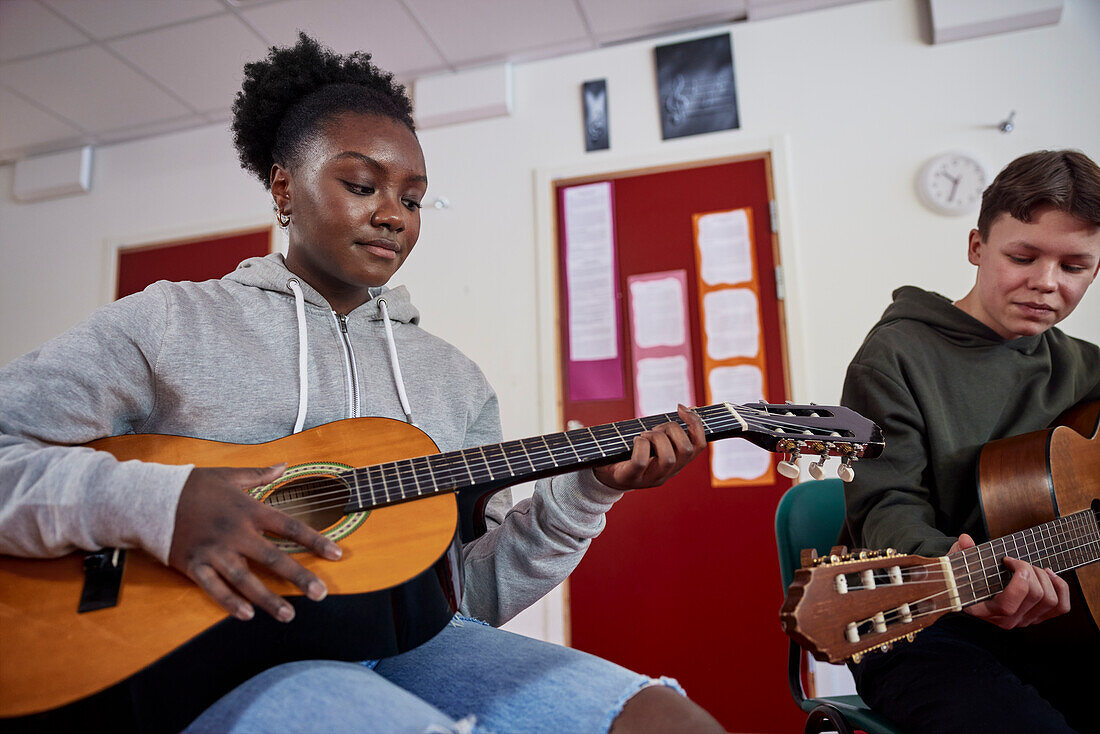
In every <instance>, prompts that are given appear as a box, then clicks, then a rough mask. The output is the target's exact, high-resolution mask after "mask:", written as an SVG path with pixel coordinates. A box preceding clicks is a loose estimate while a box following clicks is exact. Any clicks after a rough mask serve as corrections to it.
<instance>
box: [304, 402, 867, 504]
mask: <svg viewBox="0 0 1100 734" xmlns="http://www.w3.org/2000/svg"><path fill="white" fill-rule="evenodd" d="M737 407H738V408H740V409H741V410H742V411H744V412H746V413H750V414H753V415H757V416H765V415H766V416H772V415H774V414H771V413H768V412H767V411H762V410H760V409H758V408H751V407H748V406H737ZM698 411H699V412H700V414H701V417H702V418H703V419H704V423H705V422H706V421H707V420H710V421H711V422H712V423H714V424H715V425H714V427H713V428H711V431H712V433H713V432H718V431H721V430H724V429H727V428H735V427H737V426H738V425H739V423H740V422H739V421H736V419H735V418H734V417H732V416H730V412H729V409H728V408H726V407H725V406H724V405H721V404H720V405H713V406H704V407H703V408H699V409H698ZM705 412H710V413H717V415H715V416H707V415H703V413H705ZM674 417H675V416H674V414H665V415H663V416H650V418H664V419H669V420H671V419H673V418H674ZM635 420H637V421H639V422H641V421H642V420H644V419H635ZM630 422H633V421H621V422H620V423H619V424H606V425H604V426H595V427H593V429H589V430H588V433H589V436H590V438H589V439H585V440H584V441H581V442H580V443H574V442H573V441H572V440H571V439H568V438H567V440H569V445H570V448H571V449H573V451H574V453H577V450H576V449H578V448H580V449H585V448H586V447H587V446H588V445H591V444H592V443H594V444H595V445H596V447H597V449H598V450H599V451H600V452H601V454H603V448H602V446H601V445H600V442H601V441H602V440H603V439H599V438H597V437H596V435H595V433H594V432H593V431H594V430H595V429H601V428H604V429H606V428H608V427H615V426H617V425H620V424H621V423H630ZM753 424H754V426H755V427H761V426H776V425H780V426H793V427H795V428H798V429H799V430H800V432H802V435H803V436H804V435H814V436H816V437H818V438H820V439H822V440H823V441H824V442H826V443H833V444H835V443H841V441H838V440H837V439H838V438H843V437H842V436H833V435H831V434H832V432H830V433H828V434H826V433H824V430H823V429H817V430H819V431H821V433H819V434H815V433H813V431H812V430H808V429H806V427H805V426H804V425H801V424H792V423H790V422H789V421H782V420H775V419H772V420H765V419H763V418H756V419H754V420H753ZM641 425H642V426H643V428H644V427H645V424H644V423H642V424H641ZM708 428H710V427H709V426H708ZM575 430H577V429H575ZM616 431H617V428H616ZM554 435H557V436H564V435H565V434H552V435H551V436H548V437H535V438H531V439H519V440H518V441H517V442H516V443H519V444H520V445H521V446H522V447H523V448H524V449H525V450H526V443H527V442H530V441H537V440H538V439H539V438H542V439H543V443H544V444H545V445H546V449H547V450H546V452H543V451H541V450H538V449H536V453H537V454H538V455H539V456H540V457H541V456H542V455H543V454H544V453H545V454H546V455H550V456H551V460H552V461H553V458H552V455H553V449H551V447H550V446H549V443H548V442H547V441H546V439H547V438H550V437H553V436H554ZM508 443H512V442H508ZM843 443H852V441H850V440H845V441H843ZM497 446H498V447H501V449H502V454H501V458H503V459H505V463H507V454H506V453H504V452H503V446H504V444H497ZM480 448H483V447H474V448H470V449H464V450H460V451H457V452H451V453H452V455H451V456H447V455H446V454H431V455H428V456H427V457H415V458H428V459H429V461H430V462H431V464H433V465H434V466H429V467H428V468H429V470H431V469H433V468H435V469H440V470H442V471H444V472H447V471H452V472H453V471H456V470H457V471H458V472H459V473H462V472H463V469H465V468H466V466H467V465H468V457H466V456H465V455H464V454H465V452H468V451H473V450H476V449H480ZM624 450H629V444H628V445H626V446H625V447H624ZM481 453H482V455H483V456H484V454H485V452H484V451H482V452H481ZM438 457H443V460H442V461H440V460H439V458H438ZM578 457H579V454H578ZM415 458H411V459H404V460H401V461H399V462H390V464H389V465H392V466H393V467H394V468H395V469H397V471H398V473H399V472H400V470H399V469H398V466H397V465H399V464H402V463H409V462H412V461H414V460H415ZM590 458H602V456H601V457H590ZM555 464H556V462H555ZM376 466H377V467H379V469H380V472H379V473H380V474H382V476H381V477H380V478H381V479H382V481H383V484H384V483H385V478H386V477H385V475H384V470H382V467H385V466H387V464H381V465H376ZM371 468H373V467H364V468H361V469H360V471H361V470H363V469H368V470H369V469H371ZM493 468H498V469H499V468H500V466H499V463H498V465H497V466H496V467H492V466H490V479H493V478H495V477H493V476H492V469H493ZM412 470H413V471H414V472H415V469H412ZM353 471H355V470H353ZM508 473H509V475H511V476H514V472H512V471H511V469H510V467H509V469H508ZM414 478H415V477H414ZM448 478H449V479H453V477H448ZM433 479H434V477H433ZM327 483H328V482H327V481H324V480H322V481H321V482H320V483H318V484H310V483H309V480H305V481H300V482H298V483H297V484H296V487H297V488H298V489H309V488H312V487H315V486H321V485H323V484H327ZM381 489H382V491H383V492H386V494H387V495H388V490H387V489H386V488H385V487H384V486H383V487H382V488H381ZM342 491H343V490H342V489H341V490H337V491H336V492H335V493H341V492H342ZM370 491H371V492H372V494H373V492H375V491H376V488H374V487H373V486H372V487H371V488H370ZM403 495H404V492H402V497H401V499H404V496H403Z"/></svg>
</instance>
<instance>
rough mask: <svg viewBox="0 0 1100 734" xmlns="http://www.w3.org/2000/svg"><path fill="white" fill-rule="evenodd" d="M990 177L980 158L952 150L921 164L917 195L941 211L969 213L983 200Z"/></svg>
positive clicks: (938, 211) (930, 206)
mask: <svg viewBox="0 0 1100 734" xmlns="http://www.w3.org/2000/svg"><path fill="white" fill-rule="evenodd" d="M986 179H987V176H986V173H985V167H984V166H983V165H982V164H981V163H979V162H978V160H977V159H976V158H974V157H973V156H971V155H967V154H966V153H959V152H957V151H950V152H947V153H941V154H940V155H937V156H935V157H933V158H932V159H930V160H929V161H928V162H927V163H925V164H924V166H922V167H921V169H920V173H918V174H917V194H918V196H919V197H920V200H921V203H923V204H924V205H925V206H926V207H928V208H929V209H931V210H932V211H934V212H936V213H937V214H956V215H957V214H965V213H967V212H969V211H972V210H973V209H975V208H977V206H978V204H979V203H980V202H981V200H982V191H984V190H985V186H986Z"/></svg>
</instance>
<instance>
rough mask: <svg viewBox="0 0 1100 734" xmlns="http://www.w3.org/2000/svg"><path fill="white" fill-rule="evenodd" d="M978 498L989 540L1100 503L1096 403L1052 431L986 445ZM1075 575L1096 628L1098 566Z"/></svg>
mask: <svg viewBox="0 0 1100 734" xmlns="http://www.w3.org/2000/svg"><path fill="white" fill-rule="evenodd" d="M978 493H979V499H980V501H981V505H982V513H983V515H984V517H985V522H986V529H987V530H988V531H989V537H991V538H1000V537H1003V536H1006V535H1009V534H1011V533H1014V532H1017V531H1019V530H1023V529H1025V528H1029V527H1033V526H1036V525H1040V524H1042V523H1045V522H1048V521H1050V520H1053V519H1054V518H1056V517H1061V516H1063V515H1070V514H1073V513H1074V512H1078V511H1079V510H1084V509H1087V508H1089V507H1090V506H1092V504H1093V503H1094V502H1097V501H1100V402H1096V403H1088V404H1085V405H1081V406H1078V407H1076V408H1074V409H1073V410H1071V411H1069V412H1067V413H1066V414H1065V415H1063V416H1062V417H1060V418H1059V419H1058V421H1057V425H1056V426H1055V427H1054V428H1049V429H1047V430H1045V431H1035V432H1033V433H1025V434H1022V435H1020V436H1012V437H1009V438H1003V439H1000V440H998V441H991V442H989V443H988V444H986V445H985V447H984V448H983V449H982V456H981V460H980V462H979V466H978ZM1074 573H1075V574H1076V575H1077V581H1078V582H1079V584H1080V586H1081V593H1082V595H1083V596H1084V599H1085V602H1086V604H1087V605H1088V608H1089V612H1090V614H1091V615H1092V618H1093V620H1094V621H1095V622H1096V624H1097V626H1100V564H1096V563H1093V564H1090V565H1085V566H1081V567H1080V568H1077V569H1076V570H1075V571H1074Z"/></svg>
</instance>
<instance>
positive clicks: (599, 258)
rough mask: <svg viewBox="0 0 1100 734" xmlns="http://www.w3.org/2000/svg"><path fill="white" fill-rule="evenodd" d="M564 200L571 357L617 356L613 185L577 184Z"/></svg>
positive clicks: (578, 358)
mask: <svg viewBox="0 0 1100 734" xmlns="http://www.w3.org/2000/svg"><path fill="white" fill-rule="evenodd" d="M564 202H565V203H564V215H565V258H566V261H565V277H566V291H567V296H568V300H569V359H570V360H572V361H574V362H590V361H595V360H601V359H614V358H615V357H618V356H619V340H618V333H617V331H618V323H617V321H616V318H615V308H616V303H615V267H614V264H615V262H614V261H615V247H614V231H613V228H612V219H611V184H610V183H608V182H606V181H604V182H601V183H594V184H588V185H586V186H573V187H571V188H568V189H566V190H565V196H564Z"/></svg>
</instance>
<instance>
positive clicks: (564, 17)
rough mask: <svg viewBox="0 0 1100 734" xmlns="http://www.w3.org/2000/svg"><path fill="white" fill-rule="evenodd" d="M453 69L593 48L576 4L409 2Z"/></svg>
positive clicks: (543, 0)
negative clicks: (585, 45)
mask: <svg viewBox="0 0 1100 734" xmlns="http://www.w3.org/2000/svg"><path fill="white" fill-rule="evenodd" d="M405 3H406V4H407V5H408V6H409V8H410V9H411V10H412V11H413V12H414V13H415V14H416V17H417V19H418V20H419V21H420V23H421V25H423V26H424V29H425V30H426V31H427V32H428V35H430V36H431V37H432V39H433V40H434V41H435V43H436V45H437V46H438V47H439V50H440V51H442V52H443V55H444V57H446V59H447V60H448V61H449V62H450V63H451V64H454V65H460V64H464V63H471V62H478V61H490V60H501V59H515V58H522V57H527V56H530V55H531V52H532V51H537V50H538V49H542V48H553V47H557V46H561V45H569V46H570V47H572V48H574V49H575V48H576V43H577V41H578V40H582V41H586V42H588V47H591V46H592V45H594V44H593V42H592V40H591V39H589V37H588V31H587V29H586V28H585V25H584V19H583V18H581V14H580V13H579V12H578V11H577V6H576V4H575V3H574V2H573V0H511V2H506V3H501V2H497V1H496V0H465V1H464V2H461V3H457V2H454V1H453V0H405Z"/></svg>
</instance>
